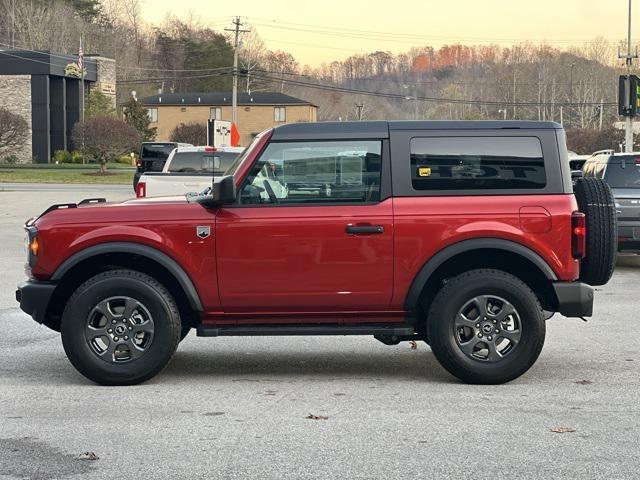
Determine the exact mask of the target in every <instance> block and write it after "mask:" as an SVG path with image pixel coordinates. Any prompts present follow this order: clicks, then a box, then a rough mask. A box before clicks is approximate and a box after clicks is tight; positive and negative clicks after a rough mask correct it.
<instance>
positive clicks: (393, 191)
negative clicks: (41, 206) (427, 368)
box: [16, 121, 617, 385]
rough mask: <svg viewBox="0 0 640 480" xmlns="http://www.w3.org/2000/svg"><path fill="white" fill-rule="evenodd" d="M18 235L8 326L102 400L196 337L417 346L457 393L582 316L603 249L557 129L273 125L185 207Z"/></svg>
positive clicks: (116, 211)
mask: <svg viewBox="0 0 640 480" xmlns="http://www.w3.org/2000/svg"><path fill="white" fill-rule="evenodd" d="M574 190H575V193H574ZM25 228H26V234H27V239H26V242H27V254H28V263H27V273H28V275H29V277H30V278H29V280H28V281H27V282H26V283H24V284H22V285H21V286H20V287H19V288H18V290H17V292H16V298H17V300H18V301H19V302H20V306H21V308H22V310H24V311H25V312H27V313H28V314H29V315H31V316H32V317H33V318H34V319H35V320H36V321H37V322H40V323H42V324H44V325H46V326H47V327H49V328H52V329H54V330H56V331H60V332H61V337H62V344H63V346H64V349H65V352H66V354H67V356H68V358H69V360H70V361H71V363H72V364H73V365H74V366H75V367H76V369H77V370H78V371H80V372H81V373H82V374H83V375H85V376H86V377H87V378H89V379H91V380H93V381H94V382H98V383H101V384H106V385H122V384H135V383H139V382H142V381H145V380H147V379H149V378H151V377H153V376H154V375H156V374H157V373H158V372H160V370H161V369H162V368H163V367H164V366H165V365H166V364H167V362H169V360H170V358H171V357H172V355H173V354H174V352H175V350H176V348H177V346H178V344H179V342H180V340H181V339H182V338H184V337H185V336H186V335H187V334H188V332H189V331H190V330H191V329H196V330H197V333H198V335H200V336H212V337H215V336H224V335H371V336H374V337H375V338H376V339H378V340H380V341H381V342H383V343H385V344H389V345H394V344H398V343H399V342H402V341H410V340H421V341H425V342H427V343H428V344H429V345H430V347H431V349H432V351H433V353H434V355H435V356H436V358H437V359H438V360H439V361H440V363H441V364H442V365H443V366H444V368H446V369H447V370H448V371H449V372H450V373H452V374H453V375H455V376H456V377H458V378H459V379H461V380H463V381H465V382H469V383H487V384H495V383H502V382H507V381H510V380H512V379H514V378H516V377H518V376H520V375H522V374H523V373H524V372H526V371H527V370H528V369H529V368H530V367H531V366H532V365H533V364H534V362H535V361H536V359H537V358H538V356H539V354H540V352H541V350H542V346H543V343H544V340H545V321H546V320H547V319H548V318H550V317H551V315H553V313H554V312H559V313H560V314H562V315H564V316H566V317H587V316H590V315H592V307H593V295H594V289H593V288H592V286H594V285H602V284H604V283H606V282H607V281H608V280H609V278H610V277H611V275H612V272H613V266H614V261H615V254H616V253H615V252H616V248H617V246H616V217H615V207H614V201H613V198H612V195H611V191H610V189H609V188H608V187H607V185H606V184H605V183H604V182H603V181H602V180H601V179H597V178H589V179H579V180H578V181H577V182H576V185H575V186H574V185H573V184H572V178H571V172H570V167H569V162H568V159H567V150H566V146H565V135H564V131H563V129H562V128H561V127H560V126H559V125H558V124H555V123H549V122H527V121H510V122H508V121H505V122H495V121H486V122H476V121H462V122H448V121H405V122H400V121H390V122H386V121H374V122H354V123H349V122H345V123H314V124H290V125H283V126H280V127H277V128H274V129H271V130H268V131H265V132H263V133H261V134H259V135H258V136H257V137H256V138H255V139H254V141H253V143H252V144H251V145H250V146H249V147H248V148H247V149H246V150H245V152H244V153H243V154H242V155H240V156H239V157H238V158H237V160H236V161H235V162H234V163H233V164H232V165H231V166H230V167H229V169H228V170H227V171H226V172H225V174H224V175H223V176H218V177H215V178H213V180H212V183H211V188H210V189H209V190H208V191H205V192H202V193H201V194H199V195H187V196H181V197H160V198H149V199H133V200H129V201H125V202H123V203H107V202H105V201H104V200H103V199H88V200H84V201H82V202H80V203H78V204H75V203H70V204H64V205H53V206H51V207H50V208H49V209H47V210H46V211H45V212H44V213H43V214H41V215H40V216H39V217H37V218H36V219H32V220H30V221H28V222H27V224H26V227H25Z"/></svg>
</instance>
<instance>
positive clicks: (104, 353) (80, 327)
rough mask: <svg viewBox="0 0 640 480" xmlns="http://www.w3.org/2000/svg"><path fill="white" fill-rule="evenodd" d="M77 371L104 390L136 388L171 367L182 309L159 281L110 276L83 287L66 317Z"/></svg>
mask: <svg viewBox="0 0 640 480" xmlns="http://www.w3.org/2000/svg"><path fill="white" fill-rule="evenodd" d="M61 333H62V344H63V346H64V350H65V352H66V354H67V357H68V358H69V360H70V361H71V363H72V364H73V366H74V367H75V368H76V369H77V370H78V371H79V372H80V373H81V374H83V375H84V376H85V377H87V378H88V379H90V380H92V381H94V382H96V383H99V384H102V385H133V384H136V383H141V382H143V381H145V380H148V379H149V378H151V377H153V376H154V375H156V374H157V373H158V372H159V371H160V370H162V368H164V366H165V365H166V364H167V363H168V362H169V360H170V359H171V356H172V355H173V353H174V352H175V350H176V347H177V346H178V342H179V340H180V335H181V324H180V314H179V312H178V307H177V306H176V303H175V301H174V299H173V297H172V296H171V294H170V293H169V292H168V291H167V289H166V288H165V287H164V286H163V285H161V284H160V283H159V282H157V281H156V280H155V279H154V278H152V277H150V276H148V275H146V274H143V273H140V272H136V271H133V270H110V271H107V272H103V273H100V274H98V275H96V276H94V277H92V278H90V279H89V280H87V281H86V282H85V283H83V284H82V285H80V286H79V287H78V288H77V290H76V291H75V292H74V293H73V295H72V296H71V298H70V299H69V301H68V302H67V306H66V308H65V310H64V313H63V315H62V329H61Z"/></svg>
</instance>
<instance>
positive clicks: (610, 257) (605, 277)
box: [573, 177, 618, 286]
mask: <svg viewBox="0 0 640 480" xmlns="http://www.w3.org/2000/svg"><path fill="white" fill-rule="evenodd" d="M573 190H574V193H575V196H576V200H577V201H578V207H579V208H580V211H581V212H583V213H584V214H585V216H586V227H587V245H586V255H585V258H584V259H583V260H582V262H581V264H580V280H582V281H583V282H585V283H587V284H589V285H593V286H599V285H604V284H605V283H607V282H608V281H609V279H610V278H611V275H613V269H614V267H615V263H616V254H617V250H618V225H617V217H616V207H615V200H614V198H613V193H612V192H611V188H610V187H609V185H608V184H607V183H606V182H605V181H604V180H602V179H600V178H593V177H588V178H581V179H578V181H577V182H576V184H575V186H574V188H573Z"/></svg>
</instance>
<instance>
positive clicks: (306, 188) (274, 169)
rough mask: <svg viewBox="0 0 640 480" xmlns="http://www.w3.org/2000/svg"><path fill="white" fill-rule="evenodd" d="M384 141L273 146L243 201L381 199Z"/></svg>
mask: <svg viewBox="0 0 640 480" xmlns="http://www.w3.org/2000/svg"><path fill="white" fill-rule="evenodd" d="M381 150H382V147H381V142H380V141H373V140H357V141H356V140H354V141H336V142H281V143H280V142H279V143H272V144H270V145H269V146H268V147H267V149H266V150H265V151H264V153H263V154H262V155H261V156H260V160H259V161H258V162H257V164H256V165H255V166H254V168H253V170H252V171H251V174H250V175H249V177H248V178H247V180H246V181H245V183H244V185H243V187H242V188H241V190H240V203H241V204H253V205H255V204H267V205H273V204H282V205H292V204H303V205H317V204H331V203H372V202H378V201H380V188H381V187H380V184H381V182H380V174H381V165H382V162H381Z"/></svg>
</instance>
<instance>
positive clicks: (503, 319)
mask: <svg viewBox="0 0 640 480" xmlns="http://www.w3.org/2000/svg"><path fill="white" fill-rule="evenodd" d="M427 331H428V337H429V343H430V346H431V349H432V350H433V353H434V355H435V356H436V358H437V359H438V361H439V362H440V363H441V365H442V366H443V367H444V368H446V369H447V370H448V371H449V372H450V373H451V374H453V375H455V376H456V377H458V378H459V379H460V380H462V381H464V382H468V383H478V384H497V383H505V382H508V381H510V380H513V379H514V378H517V377H519V376H520V375H522V374H523V373H525V372H526V371H527V370H529V368H530V367H531V366H532V365H533V364H534V363H535V361H536V360H537V358H538V356H539V355H540V352H541V351H542V346H543V344H544V338H545V321H544V313H543V311H542V308H541V306H540V302H539V301H538V299H537V297H536V295H535V293H533V291H531V289H530V288H529V287H528V286H527V285H526V284H525V283H524V282H522V281H521V280H520V279H518V278H516V277H514V276H513V275H510V274H508V273H506V272H502V271H499V270H492V269H482V270H472V271H469V272H466V273H463V274H461V275H458V276H456V277H454V278H452V279H450V280H449V281H447V283H446V284H445V285H444V286H443V287H442V289H441V290H440V291H439V292H438V294H437V295H436V297H435V298H434V300H433V303H432V304H431V308H430V310H429V315H428V318H427Z"/></svg>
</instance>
